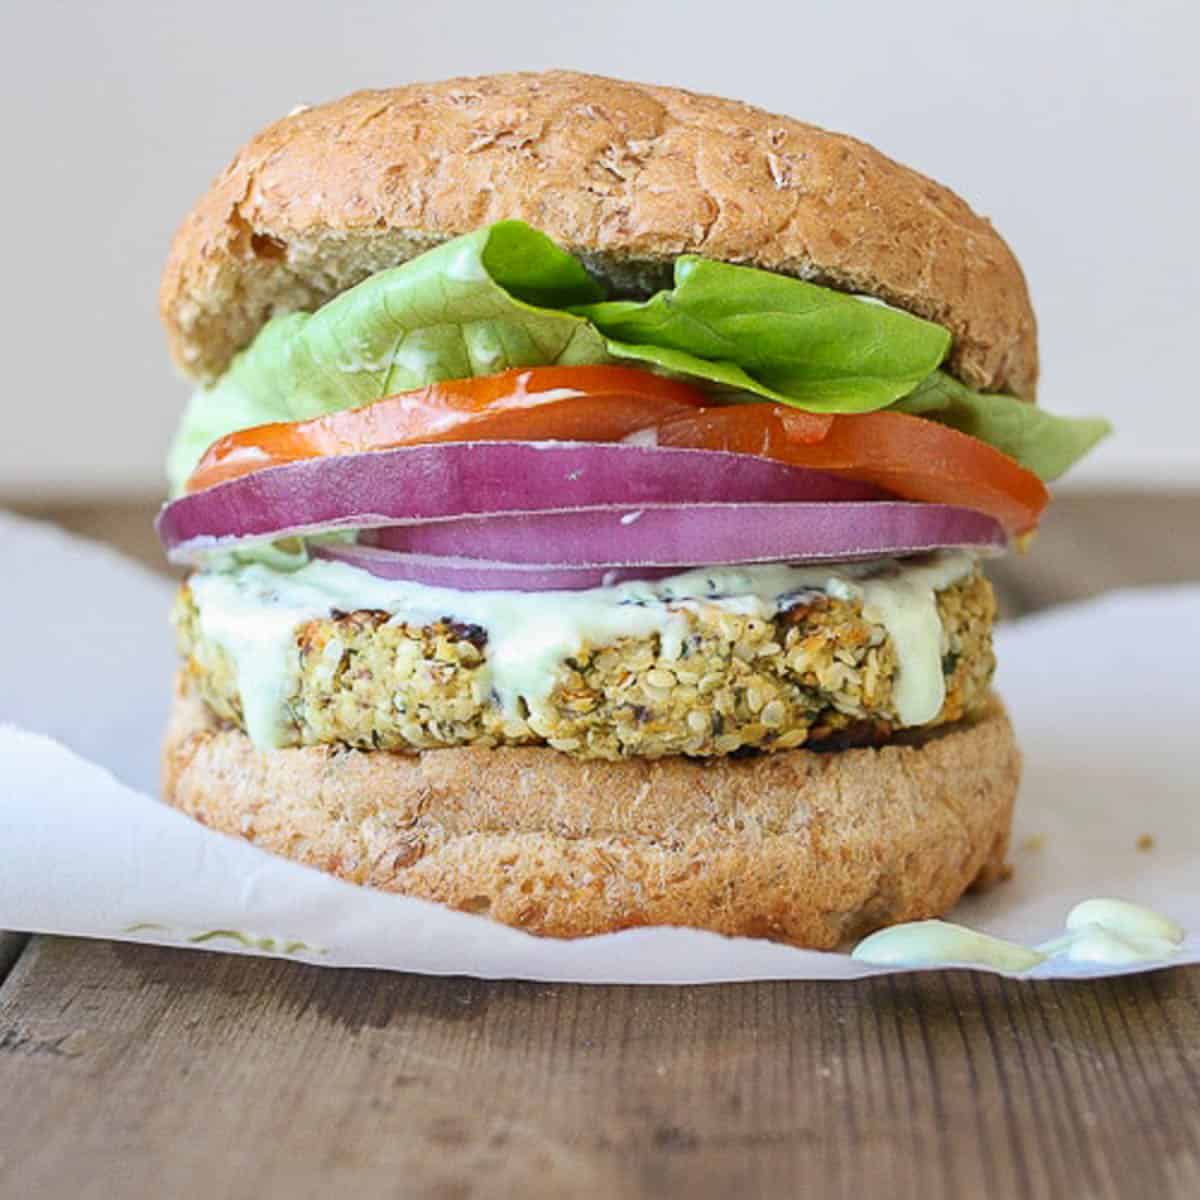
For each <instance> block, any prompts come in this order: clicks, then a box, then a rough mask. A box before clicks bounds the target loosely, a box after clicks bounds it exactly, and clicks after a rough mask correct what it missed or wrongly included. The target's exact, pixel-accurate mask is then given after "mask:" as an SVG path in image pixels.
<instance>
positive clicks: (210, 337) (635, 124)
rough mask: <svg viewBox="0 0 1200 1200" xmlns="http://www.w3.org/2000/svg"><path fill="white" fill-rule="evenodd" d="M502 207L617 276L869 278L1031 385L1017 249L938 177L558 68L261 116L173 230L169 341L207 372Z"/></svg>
mask: <svg viewBox="0 0 1200 1200" xmlns="http://www.w3.org/2000/svg"><path fill="white" fill-rule="evenodd" d="M504 218H517V219H519V220H523V221H527V222H528V223H529V224H530V225H534V226H536V227H537V228H538V229H541V230H543V231H544V232H545V233H547V234H549V235H550V237H552V238H554V240H555V241H557V242H559V243H560V244H561V245H563V246H564V247H566V248H567V249H568V250H570V251H571V252H573V253H575V254H577V255H579V256H580V257H581V258H582V259H583V260H584V261H585V262H586V263H587V264H588V266H589V268H590V269H591V270H593V271H594V272H595V273H597V274H598V275H600V276H601V277H603V278H605V279H606V280H607V281H608V283H609V284H610V285H611V286H612V287H613V288H614V290H615V291H617V292H618V293H620V294H623V295H631V296H637V295H639V294H641V295H644V294H647V293H648V292H649V291H651V290H653V289H654V288H657V287H659V286H662V285H663V284H664V283H666V282H667V280H668V279H669V270H670V264H671V262H672V260H673V259H674V258H675V256H676V255H679V254H685V253H690V252H691V253H698V254H703V255H705V256H707V257H709V258H716V259H723V260H725V261H726V262H734V263H746V264H749V265H752V266H756V267H762V268H764V269H766V270H770V271H778V272H780V273H782V274H787V275H795V276H799V277H801V278H804V279H811V280H814V281H816V282H818V283H823V284H826V285H828V286H831V287H835V288H839V289H842V290H844V291H850V292H859V293H865V294H867V295H871V296H876V297H878V298H879V299H881V300H884V301H886V302H887V303H889V304H892V305H894V306H895V307H897V308H901V309H905V310H907V311H908V312H912V313H916V314H918V315H919V316H922V317H925V318H927V319H929V320H931V321H936V322H937V323H938V324H940V325H943V326H945V327H946V328H947V329H949V330H950V332H951V333H952V334H953V336H954V344H953V349H952V351H951V354H950V358H949V361H948V367H949V369H950V370H951V371H952V372H953V373H954V374H955V375H956V376H957V377H958V378H959V379H961V380H962V381H963V382H964V383H967V384H969V385H970V386H972V387H974V388H977V389H979V390H982V391H1003V392H1010V393H1012V394H1014V395H1017V396H1021V397H1023V398H1025V399H1029V400H1032V399H1033V397H1034V389H1035V385H1036V382H1037V332H1036V326H1035V322H1034V316H1033V311H1032V309H1031V308H1030V304H1029V294H1028V290H1027V289H1026V286H1025V279H1024V277H1023V275H1022V274H1021V268H1020V266H1019V265H1018V264H1017V261H1016V259H1015V258H1014V257H1013V254H1012V252H1011V251H1010V250H1009V248H1008V246H1007V245H1006V244H1005V243H1004V241H1003V240H1002V239H1001V238H1000V236H999V235H998V234H997V233H996V232H995V230H993V229H992V227H991V225H990V224H989V223H988V221H986V220H985V219H984V218H983V217H980V216H977V215H976V214H975V213H974V212H972V210H971V209H970V208H969V207H968V206H967V205H966V204H965V203H964V202H963V201H962V200H960V199H959V198H958V197H957V196H956V195H955V194H954V193H953V192H951V191H948V190H947V189H946V188H944V187H941V186H940V185H939V184H936V183H934V182H933V181H932V180H929V179H927V178H925V176H923V175H920V174H918V173H917V172H915V171H911V170H909V169H908V168H906V167H902V166H900V165H899V164H897V163H895V162H893V161H892V160H891V159H890V158H887V157H885V156H884V155H882V154H880V153H879V152H878V151H877V150H874V149H872V148H871V147H870V146H868V145H866V144H864V143H863V142H859V141H856V140H855V139H853V138H850V137H846V136H844V135H842V134H836V133H827V132H826V131H824V130H822V129H818V128H816V127H815V126H812V125H805V124H803V123H801V122H800V121H795V120H792V119H791V118H790V117H779V116H774V115H772V114H770V113H766V112H763V111H762V110H760V109H757V108H752V107H751V106H749V105H747V104H742V103H739V102H738V101H734V100H722V99H718V98H716V97H713V96H701V95H695V94H693V93H691V92H685V91H680V90H678V89H676V88H668V87H652V86H647V85H643V84H633V83H623V82H620V81H619V80H615V79H606V78H603V77H601V76H598V75H581V74H577V73H575V72H572V71H548V72H546V73H544V74H512V75H488V76H483V77H481V78H478V79H451V80H447V81H446V82H444V83H432V84H410V85H409V86H406V87H400V88H393V89H390V90H387V91H366V92H356V93H354V95H352V96H347V97H345V98H344V99H342V100H335V101H333V102H332V103H329V104H322V105H320V106H318V107H316V108H304V109H301V110H297V111H296V112H294V113H292V114H291V115H289V116H287V117H284V118H283V119H282V120H280V121H276V122H275V123H274V124H273V125H270V126H268V127H267V128H266V129H265V130H264V131H263V132H262V133H260V134H259V135H258V136H257V137H256V138H254V139H253V140H252V141H251V142H250V143H249V144H248V145H247V146H246V147H245V148H244V149H243V150H242V151H241V153H239V154H238V156H237V157H236V158H235V159H234V160H233V162H232V163H231V164H230V165H229V166H228V167H227V168H226V169H225V171H224V172H223V173H222V174H221V175H220V176H219V177H218V178H217V179H216V181H215V182H214V183H213V185H212V187H211V188H210V189H209V190H208V192H207V193H206V194H205V195H204V196H203V197H202V198H201V199H200V202H199V203H198V204H197V205H196V207H195V208H193V209H192V211H191V213H190V214H189V215H188V217H187V219H186V220H185V221H184V223H183V225H182V226H181V227H180V229H179V231H178V233H177V234H176V235H175V239H174V242H173V244H172V247H171V253H170V257H169V259H168V261H167V265H166V269H165V271H164V273H163V280H162V290H161V294H160V302H161V310H162V317H163V321H164V323H165V325H166V328H167V336H168V339H169V341H170V346H171V353H172V355H173V357H174V359H175V361H176V363H177V364H178V365H179V367H180V368H181V369H182V370H183V371H185V372H186V373H187V374H189V375H191V376H193V377H194V378H197V379H200V380H211V379H214V378H216V377H217V376H218V375H220V373H221V372H222V371H224V369H225V368H226V366H227V365H228V364H229V361H230V359H231V358H232V357H233V355H234V354H235V353H236V352H237V351H238V350H240V349H241V348H242V347H244V346H246V345H248V344H249V342H250V341H251V340H252V339H253V338H254V336H255V334H256V333H257V332H258V330H259V329H260V328H261V327H262V326H263V325H264V324H265V322H266V321H267V320H268V319H269V318H270V317H271V316H272V315H273V314H274V313H277V312H286V311H291V310H296V309H304V310H312V309H315V308H317V307H318V306H319V305H321V304H323V303H324V302H325V301H326V300H329V299H330V298H332V297H333V296H335V295H337V294H338V293H339V292H342V291H344V290H345V289H346V288H349V287H351V286H353V285H354V284H355V283H358V282H359V281H360V280H362V279H364V278H366V276H368V275H370V274H372V273H373V272H375V271H379V270H382V269H383V268H385V267H389V266H395V265H396V264H397V263H400V262H403V261H405V260H406V259H408V258H411V257H413V256H414V255H416V254H418V253H420V252H421V251H423V250H426V249H428V248H429V247H430V246H432V245H435V244H436V243H437V242H439V241H442V240H443V239H445V238H448V237H453V236H455V235H457V234H461V233H467V232H469V231H470V230H472V229H477V228H479V227H480V226H482V225H487V224H490V223H491V222H493V221H498V220H501V219H504Z"/></svg>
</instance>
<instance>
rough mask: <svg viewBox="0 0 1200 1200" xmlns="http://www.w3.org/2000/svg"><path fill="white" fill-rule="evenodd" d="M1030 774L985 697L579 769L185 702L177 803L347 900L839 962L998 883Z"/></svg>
mask: <svg viewBox="0 0 1200 1200" xmlns="http://www.w3.org/2000/svg"><path fill="white" fill-rule="evenodd" d="M1019 775H1020V756H1019V754H1018V751H1017V748H1016V745H1015V743H1014V741H1013V735H1012V729H1011V727H1010V725H1009V723H1008V719H1007V717H1006V716H1005V714H1004V711H1003V709H1002V708H1001V706H1000V704H999V702H998V701H996V700H994V699H993V700H992V702H991V705H990V707H989V709H988V711H987V712H986V713H985V714H984V715H983V716H982V717H981V718H980V719H978V720H977V721H975V722H973V723H970V724H965V725H960V726H956V727H953V728H951V729H949V730H947V731H944V732H942V733H939V734H936V735H930V736H929V737H928V738H927V739H926V740H925V741H924V742H921V743H916V744H894V745H888V746H885V747H883V748H881V749H878V750H846V751H841V752H839V753H827V754H819V753H813V752H811V751H806V750H791V751H782V752H780V753H777V754H770V755H762V756H760V757H757V758H752V759H742V760H721V761H718V762H712V763H699V762H694V761H691V760H687V759H679V758H672V759H659V760H656V761H647V760H638V759H631V760H626V761H623V762H579V761H577V760H575V759H571V758H568V757H567V756H566V755H563V754H559V753H558V752H556V751H554V750H546V749H540V748H533V747H527V748H511V749H496V750H489V749H461V750H459V749H456V750H432V751H425V752H424V753H421V754H416V755H404V754H392V753H388V752H385V751H367V752H363V751H355V750H337V749H334V748H332V747H314V748H309V749H296V750H274V751H267V752H263V751H260V750H256V749H255V748H254V746H253V745H252V744H251V743H250V741H249V739H248V738H247V737H246V736H245V735H244V734H243V733H241V732H240V731H238V730H236V729H230V728H228V727H222V726H220V725H219V724H218V723H217V721H216V720H215V719H214V718H213V717H212V715H211V714H210V713H209V711H208V710H207V709H206V708H205V706H204V705H203V704H202V703H201V702H200V701H199V700H198V699H196V698H195V697H194V696H192V695H190V694H188V692H187V690H186V684H185V683H184V682H182V681H181V682H180V683H179V685H178V687H177V694H176V698H175V706H174V710H173V714H172V719H171V724H170V728H169V730H168V734H167V739H166V745H165V748H164V757H163V791H164V796H165V798H166V800H167V801H168V803H170V804H173V805H174V806H175V807H177V808H180V809H182V810H183V811H184V812H186V813H189V814H190V815H191V816H193V817H195V818H196V819H198V820H200V821H202V822H203V823H204V824H206V825H209V826H212V827H213V828H214V829H219V830H221V831H223V832H225V833H231V834H238V835H241V836H243V837H245V838H247V839H249V840H250V841H252V842H255V843H256V844H257V845H259V846H261V847H263V848H264V849H266V850H270V851H273V852H275V853H277V854H283V855H286V856H288V857H290V858H293V859H296V860H297V861H299V862H302V863H306V864H308V865H309V866H313V867H317V868H319V869H321V870H325V871H329V872H331V873H333V874H335V875H339V876H341V877H342V878H344V879H348V880H350V881H352V882H354V883H360V884H365V885H367V886H370V887H376V888H381V889H383V890H385V891H391V892H400V893H403V894H405V895H409V896H420V897H423V898H425V899H429V900H436V901H440V902H442V903H444V904H448V905H450V906H452V907H454V908H459V909H464V910H466V911H470V912H478V913H486V914H489V915H490V916H492V917H493V918H495V919H496V920H499V921H503V922H505V923H507V924H509V925H516V926H520V927H521V928H524V929H527V930H529V931H530V932H531V933H538V934H545V935H551V936H555V937H578V936H582V935H586V934H594V933H606V932H611V931H613V930H617V929H626V928H629V927H631V926H639V925H685V926H693V927H695V928H699V929H711V930H714V931H716V932H718V933H724V934H731V935H738V934H740V935H748V936H756V937H769V938H773V939H777V940H780V941H786V942H792V943H794V944H796V945H799V946H810V947H815V948H818V949H832V948H833V947H836V946H838V945H841V944H842V943H844V942H846V941H847V940H849V939H852V938H857V937H860V936H862V935H864V934H866V933H868V932H870V931H871V930H873V929H877V928H879V927H881V926H883V925H888V924H892V923H895V922H898V921H907V920H915V919H919V918H924V917H932V916H938V915H940V914H942V913H945V912H946V911H947V910H949V909H950V908H951V907H952V906H953V905H954V904H955V902H956V901H957V900H958V898H959V897H960V896H961V895H962V893H963V892H964V891H965V890H966V888H968V887H969V886H971V885H972V884H978V885H982V884H987V883H990V882H992V881H994V880H995V879H997V878H999V877H1001V875H1002V873H1003V870H1004V856H1005V853H1006V850H1007V846H1008V837H1009V826H1010V822H1011V817H1012V807H1013V800H1014V797H1015V794H1016V789H1017V781H1018V777H1019Z"/></svg>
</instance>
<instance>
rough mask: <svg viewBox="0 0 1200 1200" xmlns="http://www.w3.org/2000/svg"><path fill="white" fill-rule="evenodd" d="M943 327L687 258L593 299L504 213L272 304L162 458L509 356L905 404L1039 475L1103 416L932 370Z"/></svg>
mask: <svg viewBox="0 0 1200 1200" xmlns="http://www.w3.org/2000/svg"><path fill="white" fill-rule="evenodd" d="M950 341H951V339H950V334H949V332H948V331H946V330H945V329H943V328H941V326H939V325H934V324H931V323H930V322H928V321H923V320H921V319H920V318H918V317H913V316H910V315H909V314H907V313H903V312H900V311H898V310H896V309H892V308H888V307H887V306H886V305H882V304H878V303H872V302H867V301H865V300H863V299H858V298H855V297H853V296H847V295H844V294H842V293H839V292H835V291H832V290H830V289H828V288H823V287H818V286H817V285H815V284H811V283H806V282H804V281H802V280H798V279H790V278H787V277H784V276H780V275H773V274H771V273H769V272H766V271H759V270H757V269H755V268H752V267H739V266H732V265H730V264H728V263H718V262H711V261H709V260H707V259H702V258H697V257H696V256H694V255H687V256H684V257H681V258H679V259H678V260H677V261H676V263H675V276H674V286H673V287H672V288H670V289H669V290H666V291H662V292H659V293H657V294H656V295H654V296H653V297H651V298H650V299H649V300H646V301H627V300H615V301H606V300H604V299H603V291H602V289H601V288H600V287H599V285H598V284H597V283H596V282H595V281H594V280H593V279H592V278H591V277H590V276H589V275H588V273H587V271H586V270H585V269H584V267H583V265H582V264H581V263H580V262H579V261H578V260H577V259H576V258H574V257H573V256H572V255H570V254H568V253H566V252H565V251H564V250H562V249H561V248H560V247H558V246H557V245H556V244H555V243H554V242H553V241H551V240H550V239H549V238H548V237H546V235H545V234H543V233H540V232H538V231H537V230H535V229H532V228H530V227H529V226H528V225H525V224H522V223H521V222H519V221H502V222H500V223H498V224H496V225H492V226H489V227H488V228H485V229H479V230H476V231H475V232H474V233H470V234H466V235H464V236H463V237H459V238H455V239H454V240H452V241H449V242H445V243H443V244H442V245H440V246H438V247H436V248H434V249H433V250H430V251H428V252H427V253H425V254H422V255H421V256H419V257H418V258H414V259H412V260H411V261H409V262H407V263H404V264H403V265H401V266H398V267H393V268H391V269H389V270H385V271H380V272H378V273H377V274H375V275H372V276H370V277H369V278H368V279H365V280H364V281H363V282H362V283H360V284H358V285H357V286H356V287H353V288H351V289H350V290H348V291H346V292H343V293H342V294H341V295H340V296H337V297H336V298H335V299H333V300H331V301H329V303H328V304H325V305H324V306H323V307H321V308H320V309H318V310H317V311H316V312H315V313H289V314H285V315H280V316H276V317H274V318H273V319H272V320H270V321H269V322H268V323H267V324H266V325H265V326H264V328H263V329H262V331H261V332H260V333H259V335H258V337H257V338H256V339H255V340H254V342H253V343H251V345H250V346H248V347H247V348H246V349H245V350H243V351H242V352H241V353H240V354H238V355H237V356H236V357H235V358H234V360H233V362H232V363H231V364H230V367H229V369H228V370H227V371H226V372H225V374H224V375H223V376H222V377H221V378H220V379H219V380H218V381H217V382H216V383H215V384H213V385H212V386H211V387H208V388H204V389H201V390H200V391H198V392H197V393H196V394H195V395H194V396H193V397H192V401H191V403H190V404H189V405H188V408H187V410H186V412H185V413H184V417H183V421H182V423H181V425H180V428H179V430H178V433H177V434H176V437H175V441H174V443H173V444H172V446H171V450H170V452H169V454H168V458H167V474H168V478H169V480H170V484H171V489H172V491H173V493H175V494H178V493H179V492H180V491H181V490H182V488H183V484H184V482H185V480H186V479H187V476H188V475H189V474H190V473H191V471H192V469H193V468H194V467H195V465H196V463H197V462H198V461H199V459H200V457H201V456H202V455H203V453H204V451H205V450H206V449H207V448H208V447H209V446H210V445H211V444H212V443H213V442H214V441H215V440H216V439H217V438H219V437H222V436H224V435H225V434H227V433H231V432H233V431H234V430H238V429H245V428H247V427H249V426H252V425H261V424H264V423H266V422H269V421H296V420H303V419H305V418H308V417H315V416H320V415H322V414H324V413H329V412H335V411H338V410H340V409H345V408H354V407H357V406H359V405H363V404H369V403H371V402H372V401H373V400H377V399H379V398H380V397H382V396H386V395H390V394H392V393H395V392H401V391H406V390H408V389H411V388H418V387H423V386H425V385H427V384H430V383H434V382H436V381H438V380H440V379H461V378H466V377H470V376H476V375H491V374H495V373H496V372H499V371H503V370H506V369H508V368H511V367H525V366H546V365H553V364H564V365H582V364H594V363H606V362H612V361H614V360H616V361H620V360H625V361H633V362H638V363H642V364H644V365H645V366H647V367H649V368H651V369H653V370H657V371H660V372H664V373H669V374H672V375H677V376H680V377H683V378H685V379H687V380H689V381H691V382H693V383H696V384H698V385H700V386H702V387H705V388H707V389H710V390H713V391H718V392H721V393H725V394H726V395H729V394H732V395H729V398H732V399H740V400H752V399H755V398H762V399H768V400H776V401H780V402H782V403H784V404H791V405H795V406H796V407H798V408H803V409H808V410H810V411H814V412H830V413H860V412H870V411H872V410H875V409H879V408H884V407H887V406H889V405H893V404H896V403H897V402H899V404H898V407H900V408H901V409H903V411H906V412H912V413H917V414H919V415H921V416H927V417H930V418H932V419H934V420H938V421H943V422H944V423H946V424H948V425H953V426H954V427H955V428H958V429H962V430H963V431H964V432H966V433H970V434H972V435H974V436H975V437H979V438H982V439H983V440H984V441H987V442H990V443H991V444H992V445H994V446H997V447H998V448H999V449H1001V450H1003V451H1004V452H1005V453H1007V454H1010V455H1012V457H1014V458H1016V459H1017V460H1018V461H1019V462H1022V463H1024V464H1025V465H1027V466H1030V467H1031V468H1032V469H1033V470H1035V471H1037V472H1038V473H1039V474H1041V475H1042V476H1043V477H1044V478H1047V479H1050V478H1054V477H1055V476H1056V475H1058V474H1061V473H1062V471H1063V470H1065V469H1066V467H1067V466H1069V465H1070V463H1072V462H1074V461H1075V459H1077V458H1078V457H1079V456H1080V455H1082V454H1083V453H1085V452H1086V450H1087V449H1088V448H1090V447H1091V446H1092V445H1093V444H1094V443H1095V442H1096V441H1097V440H1099V438H1101V437H1103V436H1104V434H1105V433H1106V432H1107V431H1108V423H1107V422H1105V421H1096V420H1090V421H1089V420H1070V419H1067V418H1062V417H1054V416H1051V415H1050V414H1049V413H1046V412H1044V411H1043V410H1040V409H1035V408H1033V407H1032V406H1031V405H1027V404H1023V403H1021V402H1020V401H1017V400H1014V399H1012V398H1011V397H1003V396H993V395H988V396H980V395H978V394H977V393H974V392H972V391H971V390H970V389H969V388H966V387H964V386H963V385H961V384H959V383H957V381H955V380H954V379H952V378H951V377H950V376H949V375H945V374H944V373H942V372H940V371H938V369H937V368H938V366H939V364H940V363H941V362H942V361H943V359H944V358H945V356H946V354H947V352H948V351H949V348H950Z"/></svg>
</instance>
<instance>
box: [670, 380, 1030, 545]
mask: <svg viewBox="0 0 1200 1200" xmlns="http://www.w3.org/2000/svg"><path fill="white" fill-rule="evenodd" d="M798 415H799V416H802V417H806V416H808V415H809V414H807V413H798V411H797V410H795V409H790V408H785V407H784V406H783V405H779V404H737V405H732V406H730V407H722V408H703V409H694V410H692V411H691V412H686V413H681V414H679V415H678V416H675V417H672V418H670V419H668V420H667V421H665V422H663V423H662V424H661V425H660V426H659V427H658V444H659V445H660V446H684V447H691V448H693V449H702V450H732V451H736V452H739V453H742V454H758V455H761V456H762V457H764V458H774V459H778V460H779V461H780V462H786V463H792V464H794V465H796V466H800V467H812V468H814V469H816V470H821V471H828V472H830V473H831V474H834V475H841V476H844V477H845V478H847V479H857V480H860V481H861V482H863V483H873V484H875V485H876V486H877V487H881V488H884V489H886V490H887V491H889V492H891V493H892V494H893V495H895V496H899V497H900V498H901V499H904V500H924V501H928V502H932V503H938V504H958V505H961V506H962V507H964V508H973V509H976V510H977V511H979V512H983V513H987V514H988V515H989V516H993V517H995V518H996V520H998V521H999V522H1000V523H1001V524H1002V525H1003V526H1004V527H1005V528H1006V529H1008V530H1009V531H1010V532H1012V533H1017V534H1021V533H1026V532H1028V531H1029V530H1031V529H1033V528H1034V527H1035V526H1036V525H1037V523H1038V518H1039V517H1040V516H1041V514H1042V511H1043V510H1044V509H1045V507H1046V505H1047V504H1048V503H1049V500H1050V493H1049V492H1048V491H1047V490H1046V485H1045V484H1044V483H1042V481H1041V480H1040V479H1039V478H1038V477H1037V476H1036V475H1034V474H1033V472H1032V471H1027V470H1026V469H1025V468H1024V467H1022V466H1020V465H1019V464H1018V463H1016V462H1014V461H1013V460H1012V459H1011V458H1009V457H1008V455H1006V454H1001V452H1000V451H999V450H996V449H995V448H994V447H992V446H989V445H988V444H987V443H986V442H981V441H979V439H978V438H973V437H970V436H969V435H967V434H965V433H959V432H958V430H956V429H950V428H948V427H947V426H945V425H939V424H937V422H936V421H929V420H926V419H925V418H923V417H914V416H910V415H908V414H907V413H895V412H887V411H883V412H874V413H863V414H861V415H855V416H839V417H836V418H835V419H834V420H833V422H832V424H831V425H830V428H829V432H828V434H827V435H826V436H825V437H824V438H823V439H822V440H821V441H818V442H812V441H810V440H808V434H809V429H808V426H807V422H804V423H801V424H800V425H799V427H797V424H796V420H795V418H796V417H797V416H798ZM797 432H798V433H799V436H797Z"/></svg>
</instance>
